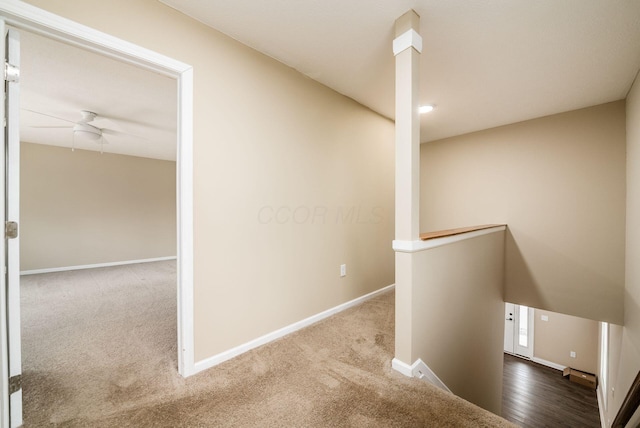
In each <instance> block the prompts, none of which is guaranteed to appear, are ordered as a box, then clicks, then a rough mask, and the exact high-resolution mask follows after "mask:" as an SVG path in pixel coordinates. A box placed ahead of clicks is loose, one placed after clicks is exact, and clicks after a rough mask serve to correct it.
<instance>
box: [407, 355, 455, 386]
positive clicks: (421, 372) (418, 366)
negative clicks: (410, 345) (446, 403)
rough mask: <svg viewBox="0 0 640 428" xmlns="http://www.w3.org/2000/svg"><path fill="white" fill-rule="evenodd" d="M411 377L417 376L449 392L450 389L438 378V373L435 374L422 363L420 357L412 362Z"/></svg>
mask: <svg viewBox="0 0 640 428" xmlns="http://www.w3.org/2000/svg"><path fill="white" fill-rule="evenodd" d="M413 377H417V378H418V379H422V380H424V381H427V382H429V383H431V384H433V385H435V386H437V387H438V388H440V389H443V390H445V391H447V392H451V390H450V389H449V388H448V387H447V385H445V384H444V382H443V381H441V380H440V378H439V377H438V375H436V374H435V373H434V372H433V370H431V368H429V366H428V365H426V364H425V363H424V361H422V360H421V359H420V358H418V359H417V360H416V362H415V363H413Z"/></svg>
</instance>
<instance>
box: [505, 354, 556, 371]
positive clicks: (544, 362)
mask: <svg viewBox="0 0 640 428" xmlns="http://www.w3.org/2000/svg"><path fill="white" fill-rule="evenodd" d="M516 357H517V355H516ZM531 361H533V362H534V363H538V364H542V365H543V366H547V367H551V368H552V369H556V370H560V371H563V370H564V369H566V368H567V366H563V365H562V364H558V363H554V362H552V361H547V360H543V359H542V358H538V357H533V358H531Z"/></svg>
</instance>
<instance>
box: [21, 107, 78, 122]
mask: <svg viewBox="0 0 640 428" xmlns="http://www.w3.org/2000/svg"><path fill="white" fill-rule="evenodd" d="M22 110H24V111H28V112H30V113H35V114H39V115H42V116H47V117H50V118H53V119H58V120H64V121H65V122H69V123H76V121H73V120H68V119H64V118H62V117H58V116H53V115H50V114H46V113H42V112H39V111H35V110H29V109H28V108H23V109H22Z"/></svg>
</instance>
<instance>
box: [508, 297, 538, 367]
mask: <svg viewBox="0 0 640 428" xmlns="http://www.w3.org/2000/svg"><path fill="white" fill-rule="evenodd" d="M510 306H512V312H511V315H510V314H509V312H508V309H509V308H510ZM520 308H521V305H518V304H515V303H508V302H505V338H504V352H506V353H508V354H511V355H515V356H519V357H526V358H529V359H533V352H534V337H535V329H534V327H535V309H534V308H532V307H530V306H529V307H528V308H529V312H528V314H527V315H528V317H527V318H528V321H527V323H528V326H527V327H528V331H527V341H528V343H527V347H526V348H525V351H524V352H523V351H522V350H519V348H520V346H519V345H518V342H519V335H520ZM506 323H511V324H510V326H511V327H512V328H511V329H508V328H507V324H506ZM508 330H511V332H509V331H508ZM507 336H510V337H507ZM507 344H509V345H510V346H507Z"/></svg>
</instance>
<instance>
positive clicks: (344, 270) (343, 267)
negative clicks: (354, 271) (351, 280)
mask: <svg viewBox="0 0 640 428" xmlns="http://www.w3.org/2000/svg"><path fill="white" fill-rule="evenodd" d="M343 276H347V265H340V277H341V278H342V277H343Z"/></svg>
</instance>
